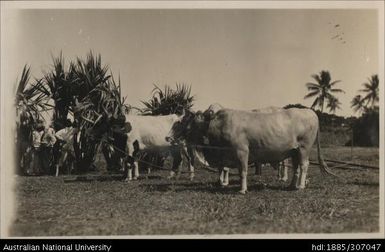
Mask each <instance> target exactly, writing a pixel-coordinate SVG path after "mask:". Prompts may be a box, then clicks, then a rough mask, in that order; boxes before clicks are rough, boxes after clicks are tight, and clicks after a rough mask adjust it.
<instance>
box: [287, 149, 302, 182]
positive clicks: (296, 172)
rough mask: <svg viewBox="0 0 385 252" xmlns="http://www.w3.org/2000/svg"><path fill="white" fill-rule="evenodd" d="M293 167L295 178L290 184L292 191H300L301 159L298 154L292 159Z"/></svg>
mask: <svg viewBox="0 0 385 252" xmlns="http://www.w3.org/2000/svg"><path fill="white" fill-rule="evenodd" d="M291 160H292V165H293V177H292V180H291V183H290V186H289V188H290V189H298V184H299V177H300V167H299V157H298V154H296V155H295V156H293V157H292V159H291Z"/></svg>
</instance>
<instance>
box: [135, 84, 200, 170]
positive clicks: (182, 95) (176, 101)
mask: <svg viewBox="0 0 385 252" xmlns="http://www.w3.org/2000/svg"><path fill="white" fill-rule="evenodd" d="M154 86H155V87H154V89H153V90H152V97H151V98H150V100H149V101H142V103H143V105H144V106H145V107H144V108H143V109H141V114H142V115H170V114H177V113H181V112H182V111H183V110H190V109H191V108H192V106H193V101H194V99H195V98H194V96H193V95H191V86H187V85H186V84H176V88H175V89H172V88H171V87H169V86H168V85H166V86H165V87H164V89H163V90H162V89H161V88H160V87H159V86H157V85H155V84H154ZM141 158H142V159H144V160H145V162H146V163H151V164H155V165H156V166H160V167H162V166H163V162H164V158H162V157H161V156H159V155H158V154H154V153H144V154H143V155H142V157H141Z"/></svg>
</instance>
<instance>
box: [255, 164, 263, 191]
mask: <svg viewBox="0 0 385 252" xmlns="http://www.w3.org/2000/svg"><path fill="white" fill-rule="evenodd" d="M254 165H255V181H256V183H257V184H262V185H263V186H266V184H265V183H263V180H262V168H263V167H264V166H265V165H264V164H262V163H259V162H255V163H254Z"/></svg>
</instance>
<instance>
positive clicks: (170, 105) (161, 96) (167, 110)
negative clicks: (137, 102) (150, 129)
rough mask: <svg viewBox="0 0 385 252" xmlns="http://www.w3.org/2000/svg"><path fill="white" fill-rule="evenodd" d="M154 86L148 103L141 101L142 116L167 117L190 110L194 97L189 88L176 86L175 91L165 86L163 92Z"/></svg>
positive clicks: (180, 85)
mask: <svg viewBox="0 0 385 252" xmlns="http://www.w3.org/2000/svg"><path fill="white" fill-rule="evenodd" d="M154 86H155V87H154V89H153V90H152V98H151V99H150V100H149V101H148V102H145V101H142V103H143V105H144V106H145V108H144V109H143V110H142V113H143V114H144V115H169V114H174V113H178V112H179V113H180V112H181V110H182V109H185V110H189V109H191V108H192V106H193V101H194V96H192V95H191V86H187V85H185V84H176V89H171V88H170V87H169V86H167V85H166V86H165V87H164V90H162V89H161V88H160V87H158V86H157V85H154Z"/></svg>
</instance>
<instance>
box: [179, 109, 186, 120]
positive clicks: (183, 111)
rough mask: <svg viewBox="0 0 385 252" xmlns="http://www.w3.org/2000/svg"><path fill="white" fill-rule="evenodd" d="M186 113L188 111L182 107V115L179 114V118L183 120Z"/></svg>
mask: <svg viewBox="0 0 385 252" xmlns="http://www.w3.org/2000/svg"><path fill="white" fill-rule="evenodd" d="M185 115H186V111H185V109H184V108H182V114H180V115H179V116H178V120H179V121H181V120H182V119H183V117H184V116H185Z"/></svg>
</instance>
